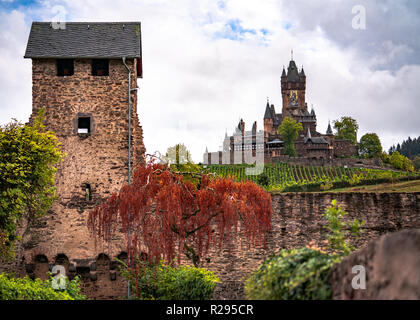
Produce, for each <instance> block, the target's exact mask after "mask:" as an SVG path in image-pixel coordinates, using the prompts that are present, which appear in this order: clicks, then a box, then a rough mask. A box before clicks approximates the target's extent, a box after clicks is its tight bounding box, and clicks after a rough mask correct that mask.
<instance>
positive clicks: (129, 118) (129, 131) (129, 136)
mask: <svg viewBox="0 0 420 320" xmlns="http://www.w3.org/2000/svg"><path fill="white" fill-rule="evenodd" d="M125 59H126V57H122V62H123V64H124V66H125V67H126V69H127V71H128V183H129V184H130V183H131V92H132V91H136V90H137V89H138V88H133V89H131V71H130V68H129V67H128V66H127V64H126V63H125ZM128 214H130V213H128ZM128 218H129V220H128V221H130V217H128ZM127 235H128V240H129V245H130V227H129V228H128V231H127ZM127 260H128V266H130V263H131V261H130V260H131V259H130V248H128V254H127ZM127 296H128V298H130V280H128V282H127Z"/></svg>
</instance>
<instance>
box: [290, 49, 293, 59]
mask: <svg viewBox="0 0 420 320" xmlns="http://www.w3.org/2000/svg"><path fill="white" fill-rule="evenodd" d="M290 53H291V59H290V60H291V61H293V49H292V51H291V52H290Z"/></svg>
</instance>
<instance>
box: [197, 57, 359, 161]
mask: <svg viewBox="0 0 420 320" xmlns="http://www.w3.org/2000/svg"><path fill="white" fill-rule="evenodd" d="M305 91H306V75H305V71H304V70H303V67H302V68H301V69H300V70H299V69H298V68H297V66H296V63H295V61H294V60H293V57H292V59H291V60H290V62H289V66H288V68H287V72H286V70H285V69H284V67H283V72H282V74H281V95H282V112H281V113H276V110H275V108H274V105H273V104H270V103H269V101H268V99H267V104H266V107H265V113H264V130H260V131H257V122H254V124H253V126H252V130H251V131H245V123H244V121H243V120H242V119H241V120H240V121H239V124H238V126H237V127H236V128H235V132H234V133H233V135H232V136H228V135H227V133H226V134H225V138H224V141H223V147H222V150H220V151H217V152H208V150H207V148H206V152H205V153H204V156H203V163H204V164H239V163H249V164H253V163H261V161H264V163H275V162H279V161H284V160H287V158H288V156H286V155H285V154H284V149H285V146H284V141H283V140H282V137H281V135H280V134H279V133H278V127H279V126H280V125H281V123H282V121H283V119H285V118H286V117H289V118H292V119H294V120H296V121H297V122H300V123H301V124H302V127H303V130H302V131H300V132H299V137H298V139H297V140H296V141H295V148H296V152H297V154H298V157H302V158H305V159H308V160H309V159H313V160H315V159H316V160H324V161H326V162H328V161H332V160H333V159H334V158H338V157H350V156H353V155H357V147H356V146H355V145H353V144H351V143H350V142H349V141H348V140H340V139H336V138H335V137H334V134H333V132H332V129H331V125H330V123H328V127H327V130H326V132H325V134H322V133H319V132H318V131H317V128H316V127H317V122H316V114H315V110H314V109H313V107H312V108H311V111H310V112H309V111H308V104H307V102H306V99H305Z"/></svg>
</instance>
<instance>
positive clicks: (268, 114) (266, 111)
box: [264, 97, 273, 119]
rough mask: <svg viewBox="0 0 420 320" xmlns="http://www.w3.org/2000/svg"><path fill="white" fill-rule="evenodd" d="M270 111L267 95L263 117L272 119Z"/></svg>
mask: <svg viewBox="0 0 420 320" xmlns="http://www.w3.org/2000/svg"><path fill="white" fill-rule="evenodd" d="M272 118H273V116H272V113H271V109H270V103H269V101H268V97H267V105H266V106H265V113H264V119H272Z"/></svg>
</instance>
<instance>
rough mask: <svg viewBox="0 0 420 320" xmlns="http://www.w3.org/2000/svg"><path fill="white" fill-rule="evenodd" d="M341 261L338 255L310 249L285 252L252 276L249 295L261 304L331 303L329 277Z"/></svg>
mask: <svg viewBox="0 0 420 320" xmlns="http://www.w3.org/2000/svg"><path fill="white" fill-rule="evenodd" d="M339 260H340V257H339V256H338V255H332V254H329V253H326V252H322V251H320V250H315V249H309V248H306V247H305V248H299V249H291V250H286V249H283V250H281V251H280V252H279V253H278V254H277V255H274V256H272V257H270V258H268V259H267V260H265V261H264V262H263V264H262V265H261V266H260V267H259V268H258V269H257V270H256V271H255V272H254V273H253V274H252V276H251V277H250V278H249V279H248V280H247V281H246V284H245V293H246V295H247V298H248V299H257V300H285V299H286V300H289V299H299V300H306V299H311V300H312V299H315V300H324V299H330V298H331V290H330V285H329V282H328V281H329V276H330V273H331V270H332V266H333V265H334V264H335V263H337V262H338V261H339Z"/></svg>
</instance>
